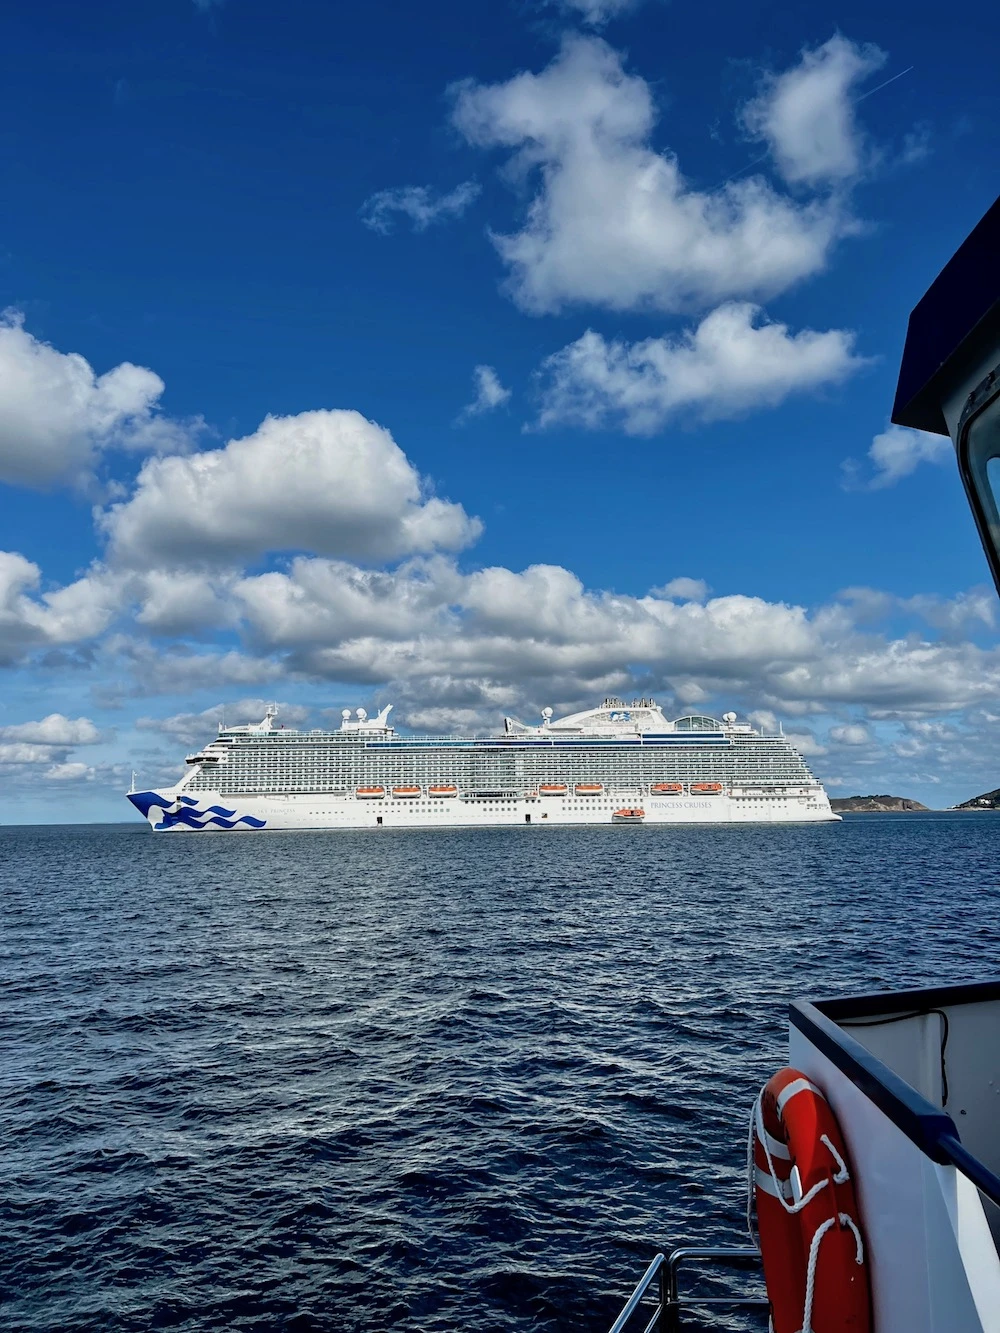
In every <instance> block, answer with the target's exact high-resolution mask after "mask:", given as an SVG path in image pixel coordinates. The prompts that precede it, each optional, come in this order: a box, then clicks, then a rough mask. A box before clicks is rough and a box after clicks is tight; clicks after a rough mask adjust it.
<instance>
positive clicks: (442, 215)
mask: <svg viewBox="0 0 1000 1333" xmlns="http://www.w3.org/2000/svg"><path fill="white" fill-rule="evenodd" d="M478 195H479V186H478V185H477V184H476V182H475V181H463V182H462V184H461V185H456V186H455V188H454V190H451V191H450V192H449V193H448V194H439V195H437V196H435V194H434V193H433V191H432V190H431V189H430V188H429V187H428V186H426V185H402V186H399V187H397V188H395V189H391V190H379V192H378V193H377V194H373V195H372V196H371V198H370V199H366V200H365V202H364V204H363V205H362V208H361V220H362V222H363V223H364V224H365V226H366V227H371V229H372V231H378V232H381V233H382V235H383V236H386V235H388V234H389V232H390V231H392V227H393V222H394V215H395V214H402V215H403V217H407V218H409V219H410V224H411V226H412V228H413V230H414V231H426V230H427V228H428V227H429V226H431V225H432V223H435V222H447V221H448V220H449V219H451V218H459V217H461V216H462V214H463V213H464V212H465V210H466V209H467V208H468V207H469V205H470V204H472V203H473V202H474V201H475V200H476V198H477V197H478Z"/></svg>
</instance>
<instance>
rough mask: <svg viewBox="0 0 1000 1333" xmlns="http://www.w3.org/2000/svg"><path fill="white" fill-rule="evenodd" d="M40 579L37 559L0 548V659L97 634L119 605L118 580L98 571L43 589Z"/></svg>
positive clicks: (5, 660)
mask: <svg viewBox="0 0 1000 1333" xmlns="http://www.w3.org/2000/svg"><path fill="white" fill-rule="evenodd" d="M40 583H41V570H40V569H39V567H38V566H37V565H36V564H34V563H33V562H32V561H31V560H27V559H26V558H25V557H24V556H23V555H20V554H18V553H17V552H16V551H0V665H3V664H9V663H12V662H16V661H19V660H20V659H21V658H22V657H23V656H24V655H25V654H26V653H28V652H30V651H31V650H32V649H35V648H47V647H56V646H59V645H63V644H74V643H79V642H81V641H83V640H86V639H92V638H95V637H96V636H97V635H99V634H101V633H103V631H104V630H106V629H107V628H108V626H109V625H110V623H111V621H112V620H113V618H114V616H115V613H116V611H117V610H118V608H119V605H120V590H119V589H118V587H117V586H116V584H115V582H114V581H113V580H107V579H105V578H103V577H101V576H100V575H98V576H92V575H85V576H84V577H83V578H80V579H77V580H76V581H75V582H74V583H69V584H67V585H66V586H65V587H62V588H56V589H54V590H53V591H51V592H45V593H41V594H39V593H38V587H39V585H40Z"/></svg>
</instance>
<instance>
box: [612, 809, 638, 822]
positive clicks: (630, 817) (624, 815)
mask: <svg viewBox="0 0 1000 1333" xmlns="http://www.w3.org/2000/svg"><path fill="white" fill-rule="evenodd" d="M645 818H646V812H645V810H643V809H642V808H641V807H640V806H637V805H635V806H633V805H625V806H622V808H621V809H620V810H616V811H615V813H614V814H613V815H612V816H611V822H612V824H641V823H642V821H643V820H644V819H645Z"/></svg>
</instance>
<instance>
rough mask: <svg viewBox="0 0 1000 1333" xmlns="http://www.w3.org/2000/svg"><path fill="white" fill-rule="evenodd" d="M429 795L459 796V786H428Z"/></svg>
mask: <svg viewBox="0 0 1000 1333" xmlns="http://www.w3.org/2000/svg"><path fill="white" fill-rule="evenodd" d="M427 795H428V796H457V795H458V788H457V787H428V788H427Z"/></svg>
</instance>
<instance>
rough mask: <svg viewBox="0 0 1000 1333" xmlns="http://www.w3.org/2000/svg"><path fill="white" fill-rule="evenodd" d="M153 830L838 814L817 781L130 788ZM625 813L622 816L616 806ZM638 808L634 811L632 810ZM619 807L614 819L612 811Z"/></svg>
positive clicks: (823, 818) (799, 820)
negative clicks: (535, 787) (669, 790)
mask: <svg viewBox="0 0 1000 1333" xmlns="http://www.w3.org/2000/svg"><path fill="white" fill-rule="evenodd" d="M129 800H130V801H131V802H132V804H133V805H134V806H135V807H136V809H137V810H139V812H140V813H141V814H142V815H144V816H145V818H146V819H147V820H148V821H149V823H150V826H151V827H152V828H153V829H154V831H156V832H178V833H180V832H189V833H193V832H228V831H243V832H257V831H261V830H271V831H274V830H281V829H366V828H397V829H398V828H408V829H413V828H466V827H477V828H478V827H484V826H490V827H492V826H514V825H520V826H530V827H532V828H535V827H539V826H542V827H554V826H556V825H565V824H572V825H595V824H619V823H620V824H623V825H624V824H625V823H627V824H629V826H634V825H635V824H815V823H828V822H831V821H838V820H839V819H840V816H839V815H836V814H834V813H833V811H832V810H831V808H830V802H829V800H828V799H827V797H826V794H825V793H824V792H823V791H822V789H821V788H818V789H815V790H807V789H803V793H802V794H798V793H796V794H794V795H767V796H748V797H743V796H731V795H726V794H720V795H717V796H704V797H700V796H688V795H685V796H677V797H657V796H648V795H644V794H643V793H642V792H640V791H638V790H621V791H616V792H611V793H604V794H602V795H601V796H598V797H577V796H573V795H568V796H565V797H541V796H538V797H526V798H508V799H505V798H495V799H491V798H473V799H463V798H461V797H457V796H456V797H448V798H429V797H421V798H419V799H407V798H402V799H393V798H392V797H391V796H386V797H383V798H380V799H374V800H373V799H365V798H360V797H357V796H354V795H353V794H348V795H344V796H331V795H315V796H311V795H308V794H296V795H273V796H234V795H231V794H227V795H222V794H221V793H218V792H203V791H199V792H198V793H197V795H196V796H195V795H193V794H190V793H188V792H187V791H185V790H184V789H182V788H173V789H167V790H161V791H159V792H155V791H144V792H130V793H129ZM626 811H627V812H629V815H632V816H633V817H631V818H628V817H626V818H622V812H626ZM639 811H641V817H640V816H639V815H638V814H637V813H635V812H639ZM616 813H618V816H619V817H618V819H616V818H615V816H616Z"/></svg>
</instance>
